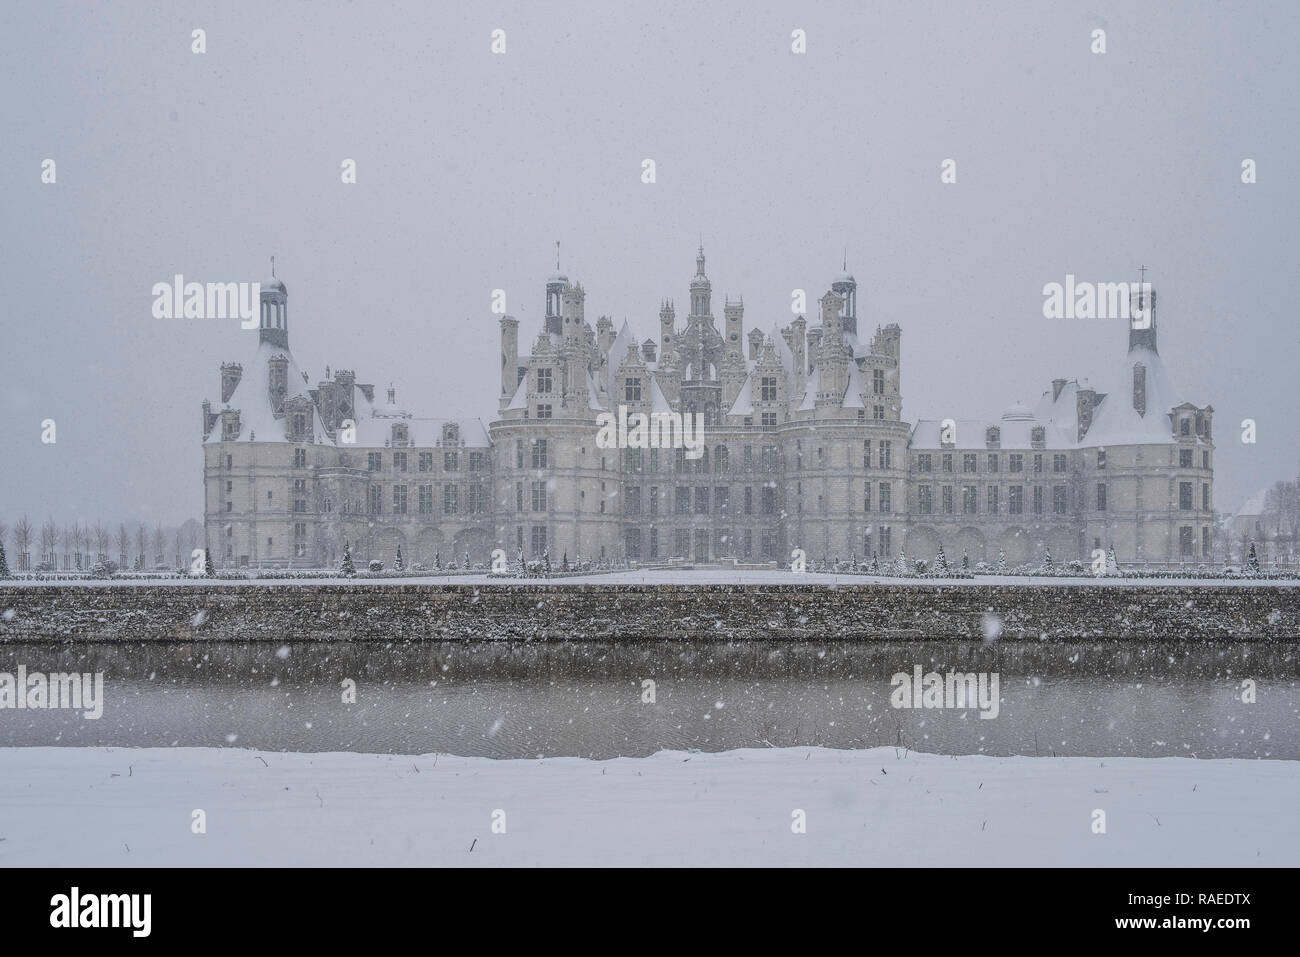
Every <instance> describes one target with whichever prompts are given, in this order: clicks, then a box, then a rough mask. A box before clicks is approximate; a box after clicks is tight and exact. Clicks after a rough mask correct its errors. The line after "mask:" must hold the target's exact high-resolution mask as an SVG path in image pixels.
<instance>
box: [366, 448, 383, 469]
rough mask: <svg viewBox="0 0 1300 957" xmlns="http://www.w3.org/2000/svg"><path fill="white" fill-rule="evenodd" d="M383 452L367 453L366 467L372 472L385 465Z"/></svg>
mask: <svg viewBox="0 0 1300 957" xmlns="http://www.w3.org/2000/svg"><path fill="white" fill-rule="evenodd" d="M383 458H384V456H383V453H382V452H368V453H366V469H367V471H370V472H378V471H379V470H380V469H382V468H383V467H384V463H383Z"/></svg>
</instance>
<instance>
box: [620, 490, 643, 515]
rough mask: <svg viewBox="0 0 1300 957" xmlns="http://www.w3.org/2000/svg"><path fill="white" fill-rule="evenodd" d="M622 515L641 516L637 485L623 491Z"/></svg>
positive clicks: (639, 492) (639, 494) (639, 491)
mask: <svg viewBox="0 0 1300 957" xmlns="http://www.w3.org/2000/svg"><path fill="white" fill-rule="evenodd" d="M623 514H624V515H640V514H641V487H640V486H639V485H633V486H632V487H630V488H627V489H624V490H623Z"/></svg>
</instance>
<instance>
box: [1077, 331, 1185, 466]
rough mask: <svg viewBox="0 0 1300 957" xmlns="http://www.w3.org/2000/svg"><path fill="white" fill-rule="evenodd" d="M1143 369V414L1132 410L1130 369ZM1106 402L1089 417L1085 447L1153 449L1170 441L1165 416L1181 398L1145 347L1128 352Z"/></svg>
mask: <svg viewBox="0 0 1300 957" xmlns="http://www.w3.org/2000/svg"><path fill="white" fill-rule="evenodd" d="M1138 363H1141V364H1142V365H1144V366H1145V367H1146V414H1145V415H1139V414H1138V411H1137V409H1135V408H1133V368H1134V366H1136V365H1137V364H1138ZM1118 374H1119V381H1118V382H1116V383H1114V386H1113V387H1112V388H1111V390H1110V392H1108V393H1107V395H1106V398H1105V399H1103V400H1102V401H1101V402H1100V403H1098V405H1097V407H1096V409H1095V411H1094V412H1093V413H1092V426H1091V427H1090V428H1089V429H1088V435H1087V437H1086V439H1085V441H1086V443H1087V444H1088V445H1153V444H1158V443H1165V442H1169V441H1170V440H1171V439H1172V438H1173V425H1172V423H1171V422H1170V418H1169V414H1170V412H1171V410H1172V409H1173V408H1174V406H1177V405H1181V404H1182V398H1181V396H1180V395H1179V393H1178V391H1177V390H1176V389H1175V388H1174V386H1173V384H1172V382H1171V381H1170V380H1169V376H1168V375H1167V374H1166V372H1165V364H1164V362H1163V361H1162V360H1161V358H1160V355H1159V353H1157V352H1155V351H1154V350H1153V349H1150V348H1147V347H1146V346H1137V347H1135V348H1133V349H1130V350H1129V353H1128V355H1127V356H1126V357H1125V359H1124V362H1123V364H1122V365H1121V367H1120V371H1119V373H1118Z"/></svg>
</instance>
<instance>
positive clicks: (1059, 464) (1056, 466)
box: [1052, 455, 1065, 472]
mask: <svg viewBox="0 0 1300 957" xmlns="http://www.w3.org/2000/svg"><path fill="white" fill-rule="evenodd" d="M1052 471H1053V472H1064V471H1065V456H1064V455H1053V456H1052Z"/></svg>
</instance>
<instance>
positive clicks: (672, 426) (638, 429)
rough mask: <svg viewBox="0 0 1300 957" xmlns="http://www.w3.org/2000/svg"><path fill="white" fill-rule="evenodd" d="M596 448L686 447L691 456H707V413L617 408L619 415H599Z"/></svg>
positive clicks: (692, 457)
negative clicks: (703, 414)
mask: <svg viewBox="0 0 1300 957" xmlns="http://www.w3.org/2000/svg"><path fill="white" fill-rule="evenodd" d="M596 425H598V426H599V427H600V431H599V432H597V433H596V447H597V448H602V449H685V450H686V457H687V458H688V459H698V458H700V457H701V456H702V455H704V416H702V415H700V414H699V413H698V412H687V413H686V414H684V415H683V414H681V413H678V412H651V413H650V414H649V415H647V414H646V413H644V412H633V413H632V414H631V415H628V414H627V406H625V405H620V406H619V407H618V416H617V417H615V415H614V413H613V412H602V413H600V414H599V415H598V416H596Z"/></svg>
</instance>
